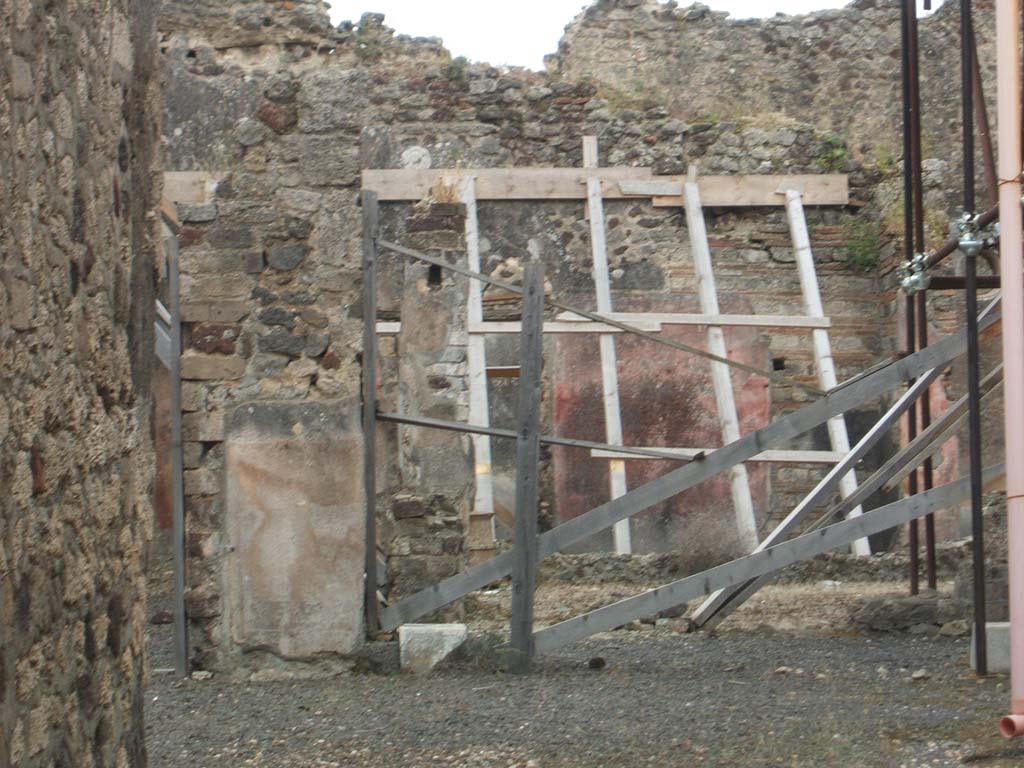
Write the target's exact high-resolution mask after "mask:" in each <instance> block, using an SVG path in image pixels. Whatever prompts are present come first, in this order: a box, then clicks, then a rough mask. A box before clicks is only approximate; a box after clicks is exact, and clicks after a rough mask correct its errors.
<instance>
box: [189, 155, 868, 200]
mask: <svg viewBox="0 0 1024 768" xmlns="http://www.w3.org/2000/svg"><path fill="white" fill-rule="evenodd" d="M465 177H473V178H475V179H476V198H477V200H586V199H587V196H588V194H589V193H588V191H587V189H586V187H585V182H586V179H588V178H590V177H596V178H598V179H600V181H601V195H602V197H603V198H605V199H610V200H621V199H627V198H636V197H646V198H651V199H652V200H653V203H654V205H655V206H657V207H682V205H683V198H682V185H683V183H684V181H685V178H684V177H682V176H653V175H652V174H651V169H650V168H629V167H618V168H597V166H596V165H593V166H592V167H585V168H583V169H579V168H438V169H396V170H373V169H370V170H364V171H363V179H362V184H363V189H372V190H374V191H375V192H377V194H378V196H379V198H380V200H381V201H399V200H407V201H415V200H423V199H424V198H425V197H427V195H428V194H429V192H430V189H431V188H432V187H433V186H434V185H436V184H437V183H438V182H439V181H442V180H444V179H461V178H465ZM697 183H698V185H699V186H700V193H701V199H702V200H703V201H704V205H705V206H706V207H709V208H711V207H716V208H719V207H744V206H777V205H783V204H784V203H785V198H784V193H783V192H780V190H785V189H786V188H794V189H800V190H802V194H803V199H804V204H805V205H847V204H848V203H849V201H850V195H849V189H848V181H847V177H846V175H844V174H807V175H767V174H764V175H762V174H749V175H742V174H741V175H736V176H703V177H701V178H700V179H699V180H698V182H697ZM627 190H628V191H627ZM662 193H665V194H662ZM172 199H173V198H172ZM197 202H198V201H197Z"/></svg>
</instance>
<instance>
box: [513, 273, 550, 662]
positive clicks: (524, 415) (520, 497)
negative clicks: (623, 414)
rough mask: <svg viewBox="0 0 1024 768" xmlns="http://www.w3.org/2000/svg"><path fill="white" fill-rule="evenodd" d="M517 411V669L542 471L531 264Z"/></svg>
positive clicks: (528, 646)
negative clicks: (539, 476) (539, 477)
mask: <svg viewBox="0 0 1024 768" xmlns="http://www.w3.org/2000/svg"><path fill="white" fill-rule="evenodd" d="M523 288H524V296H523V330H522V333H521V335H520V352H519V354H520V363H519V369H520V374H519V412H518V421H519V428H518V435H517V439H516V519H515V537H514V542H515V547H514V549H513V550H512V551H513V554H514V555H515V566H514V569H513V571H512V632H511V644H512V649H513V651H515V652H516V657H517V661H518V663H517V666H518V667H519V669H520V670H521V671H525V670H526V669H528V668H529V666H530V661H531V659H532V658H533V598H534V591H535V590H536V587H537V503H538V501H539V496H538V475H539V470H540V401H541V394H542V390H541V370H542V368H543V359H542V356H541V351H542V349H541V344H542V342H543V333H544V331H543V328H542V326H543V323H544V315H543V310H544V265H543V264H541V263H540V262H536V261H531V262H530V263H528V264H527V265H526V268H525V274H524V276H523Z"/></svg>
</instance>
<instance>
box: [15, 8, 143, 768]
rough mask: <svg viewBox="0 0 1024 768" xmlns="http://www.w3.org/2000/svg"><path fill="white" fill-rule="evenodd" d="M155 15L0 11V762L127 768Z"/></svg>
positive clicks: (132, 725)
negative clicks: (120, 767) (123, 767)
mask: <svg viewBox="0 0 1024 768" xmlns="http://www.w3.org/2000/svg"><path fill="white" fill-rule="evenodd" d="M155 49H156V4H155V3H151V2H144V1H143V0H111V1H110V2H102V3H91V2H90V3H81V2H69V1H68V0H49V1H48V2H36V1H35V0H19V1H18V2H13V3H4V4H3V7H2V10H0V50H2V51H3V55H2V57H0V136H3V139H2V140H0V169H3V170H2V173H0V488H2V489H3V490H2V493H0V765H3V766H12V767H13V768H37V767H41V766H57V765H60V766H72V765H76V766H77V765H81V766H143V765H145V748H144V744H143V723H142V709H143V688H144V685H145V679H146V670H145V658H144V645H145V639H144V634H143V632H144V623H145V603H146V589H145V584H144V574H143V564H144V562H145V560H144V554H145V548H146V545H147V542H148V540H149V537H150V527H151V516H152V510H151V503H150V499H151V495H152V493H153V469H152V467H153V453H152V446H151V438H150V434H151V427H150V415H149V411H150V405H151V403H150V399H151V386H150V381H151V376H152V364H153V301H154V291H155V285H154V275H155V274H156V273H155V265H156V261H155V254H156V252H157V241H156V239H157V236H158V232H157V229H156V227H155V223H156V219H155V217H154V211H155V209H156V205H155V201H156V200H158V199H159V196H160V183H159V177H155V176H154V170H155V168H156V159H157V155H158V152H157V148H156V144H155V142H156V140H157V138H158V135H159V134H158V128H157V122H158V121H157V118H158V114H159V113H158V104H157V100H156V98H155V96H156V90H155V88H156V73H155V53H156V50H155Z"/></svg>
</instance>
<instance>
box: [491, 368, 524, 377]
mask: <svg viewBox="0 0 1024 768" xmlns="http://www.w3.org/2000/svg"><path fill="white" fill-rule="evenodd" d="M487 378H488V379H518V378H519V366H518V365H489V366H487Z"/></svg>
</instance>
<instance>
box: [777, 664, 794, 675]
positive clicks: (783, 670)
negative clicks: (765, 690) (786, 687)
mask: <svg viewBox="0 0 1024 768" xmlns="http://www.w3.org/2000/svg"><path fill="white" fill-rule="evenodd" d="M792 671H793V668H792V667H787V666H785V665H783V666H781V667H778V668H776V670H775V674H776V675H788V674H790V673H791V672H792Z"/></svg>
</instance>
